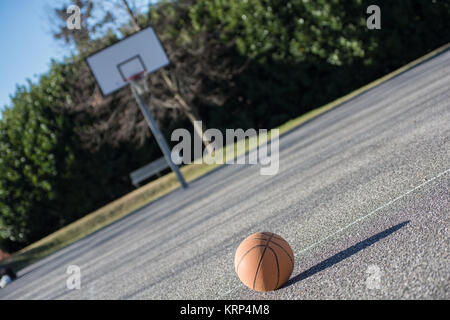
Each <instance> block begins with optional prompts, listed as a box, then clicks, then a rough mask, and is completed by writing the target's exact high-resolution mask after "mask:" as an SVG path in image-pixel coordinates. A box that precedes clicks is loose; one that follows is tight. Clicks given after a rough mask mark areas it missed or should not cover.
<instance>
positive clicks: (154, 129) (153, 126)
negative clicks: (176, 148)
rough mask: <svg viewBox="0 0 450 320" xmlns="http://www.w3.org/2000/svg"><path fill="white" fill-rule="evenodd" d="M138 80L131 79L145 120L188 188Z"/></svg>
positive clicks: (170, 164)
mask: <svg viewBox="0 0 450 320" xmlns="http://www.w3.org/2000/svg"><path fill="white" fill-rule="evenodd" d="M136 81H138V80H132V81H130V83H131V90H132V91H133V94H134V97H135V98H136V101H137V103H138V105H139V108H140V109H141V111H142V113H143V114H144V117H145V120H146V121H147V123H148V126H149V127H150V130H151V131H152V133H153V135H154V136H155V139H156V142H158V145H159V147H160V148H161V151H162V153H163V154H164V158H165V159H166V161H167V163H168V164H169V166H170V168H171V169H172V171H173V172H175V175H176V176H177V178H178V181H180V183H181V186H182V187H183V188H187V187H188V185H187V183H186V181H185V180H184V178H183V175H182V174H181V172H180V169H179V168H178V167H177V165H176V164H175V163H173V162H172V158H171V156H170V149H169V146H168V145H167V142H166V140H165V139H164V136H163V135H162V133H161V130H159V128H158V125H157V124H156V121H155V119H154V118H153V115H152V113H151V112H150V109H149V108H148V106H147V104H146V103H145V101H144V99H143V98H142V96H141V95H140V91H141V88H140V87H139V86H138V84H137V82H136Z"/></svg>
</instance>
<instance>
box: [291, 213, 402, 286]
mask: <svg viewBox="0 0 450 320" xmlns="http://www.w3.org/2000/svg"><path fill="white" fill-rule="evenodd" d="M408 223H409V221H405V222H402V223H399V224H397V225H395V226H393V227H390V228H389V229H386V230H384V231H382V232H380V233H377V234H375V235H373V236H371V237H370V238H367V239H365V240H363V241H361V242H358V243H357V244H355V245H353V246H351V247H349V248H347V249H345V250H343V251H341V252H338V253H336V254H335V255H334V256H332V257H330V258H328V259H326V260H324V261H322V262H320V263H318V264H316V265H315V266H313V267H311V268H309V269H308V270H306V271H303V272H302V273H299V274H298V275H296V276H295V277H293V278H291V279H289V281H288V282H287V283H286V284H285V285H284V287H287V286H290V285H293V284H295V283H297V282H299V281H302V280H304V279H306V278H309V277H311V276H312V275H314V274H316V273H318V272H320V271H323V270H325V269H327V268H329V267H331V266H333V265H335V264H337V263H339V262H341V261H342V260H344V259H347V258H349V257H351V256H352V255H354V254H356V253H358V252H360V251H361V250H364V249H365V248H367V247H369V246H371V245H372V244H374V243H376V242H378V241H380V240H381V239H384V238H386V237H388V236H389V235H391V234H392V233H394V232H396V231H397V230H399V229H401V228H403V227H404V226H406V225H407V224H408Z"/></svg>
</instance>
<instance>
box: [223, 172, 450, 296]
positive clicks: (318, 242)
mask: <svg viewBox="0 0 450 320" xmlns="http://www.w3.org/2000/svg"><path fill="white" fill-rule="evenodd" d="M448 172H450V168H449V169H447V170H445V171H444V172H441V173H439V174H438V175H436V176H434V177H433V178H431V179H429V180H427V181H425V182H423V183H421V184H419V185H418V186H416V187H414V188H412V189H410V190H408V191H407V192H406V193H404V194H402V195H401V196H398V197H397V198H395V199H393V200H391V201H389V202H387V203H385V204H383V205H382V206H381V207H378V208H376V209H375V210H373V211H371V212H369V213H368V214H366V215H365V216H362V217H360V218H358V219H356V220H355V221H353V222H351V223H350V224H348V225H346V226H345V227H342V228H340V229H339V230H337V231H335V232H333V233H331V234H329V235H328V236H326V237H325V238H323V239H321V240H319V241H317V242H315V243H313V244H312V245H310V246H309V247H306V248H305V249H303V250H301V251H299V252H297V254H295V257H297V256H298V255H300V254H302V253H303V252H305V251H308V250H310V249H312V248H314V247H315V246H317V245H318V244H320V243H322V242H324V241H326V240H328V239H330V238H331V237H333V236H335V235H337V234H338V233H341V232H342V231H344V230H346V229H348V228H349V227H351V226H352V225H354V224H356V223H358V222H360V221H362V220H364V219H366V218H368V217H370V216H371V215H373V214H374V213H376V212H378V211H380V210H382V209H384V208H386V207H387V206H389V205H391V204H393V203H394V202H396V201H398V200H400V199H402V198H404V197H406V196H407V195H408V194H410V193H411V192H414V191H416V190H417V189H420V188H422V187H423V186H425V185H427V184H428V183H430V182H431V181H433V180H436V179H437V178H439V177H441V176H443V175H445V174H446V173H448ZM238 288H239V287H234V288H233V289H231V290H229V291H227V292H225V293H224V294H221V295H219V296H218V298H220V297H223V296H226V295H228V294H230V293H231V292H233V291H234V290H236V289H238Z"/></svg>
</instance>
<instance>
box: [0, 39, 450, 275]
mask: <svg viewBox="0 0 450 320" xmlns="http://www.w3.org/2000/svg"><path fill="white" fill-rule="evenodd" d="M448 48H450V43H448V44H446V45H444V46H442V47H440V48H438V49H436V50H434V51H432V52H430V53H428V54H427V55H425V56H423V57H421V58H419V59H417V60H414V61H412V62H411V63H409V64H407V65H405V66H403V67H401V68H399V69H397V70H395V71H393V72H391V73H389V74H387V75H386V76H384V77H382V78H380V79H377V80H375V81H373V82H371V83H369V84H367V85H366V86H364V87H361V88H359V89H357V90H355V91H353V92H351V93H349V94H347V95H345V96H343V97H341V98H339V99H337V100H335V101H332V102H330V103H328V104H326V105H324V106H322V107H319V108H317V109H314V110H312V111H310V112H308V113H306V114H304V115H302V116H300V117H298V118H295V119H293V120H290V121H288V122H286V123H285V124H283V125H281V126H280V127H278V129H279V133H280V135H282V134H284V133H287V132H289V131H290V130H293V129H295V128H297V127H298V126H300V125H302V124H304V123H306V122H307V121H309V120H311V119H313V118H315V117H317V116H319V115H321V114H323V113H325V112H327V111H329V110H331V109H333V108H335V107H337V106H339V105H340V104H342V103H344V102H346V101H349V100H350V99H352V98H354V97H356V96H358V95H360V94H361V93H363V92H366V91H367V90H370V89H372V88H374V87H376V86H377V85H379V84H381V83H383V82H385V81H387V80H389V79H391V78H393V77H395V76H397V75H399V74H401V73H403V72H405V71H406V70H409V69H411V68H412V67H414V66H417V65H419V64H420V63H422V62H424V61H426V60H428V59H430V58H431V57H434V56H436V55H438V54H439V53H442V52H444V51H445V50H447V49H448ZM268 139H270V136H269V137H268ZM256 141H257V140H256V137H252V138H250V139H249V141H239V142H237V143H235V144H233V145H229V146H226V147H225V150H224V160H225V161H228V160H230V157H228V158H226V155H227V152H226V149H227V148H231V147H232V148H233V149H234V151H235V152H234V154H235V156H236V157H237V156H239V155H241V154H243V153H245V152H247V151H248V150H249V149H250V148H253V147H255V146H256V145H257V144H256ZM241 144H244V145H241ZM238 150H241V152H240V154H236V153H237V151H238ZM242 150H244V151H243V152H242ZM219 166H220V164H189V165H185V166H184V167H182V168H181V172H182V174H183V176H184V177H185V179H186V181H187V182H188V183H189V182H192V181H194V180H195V179H197V178H199V177H201V176H203V175H205V174H206V173H208V172H211V171H212V170H214V169H216V168H218V167H219ZM179 187H180V184H179V183H178V181H177V179H176V177H175V174H174V173H169V174H167V175H165V176H163V177H161V178H159V179H157V180H155V181H152V182H150V183H148V184H146V185H144V186H142V187H140V188H139V189H137V190H135V191H133V192H131V193H129V194H127V195H125V196H123V197H121V198H119V199H117V200H115V201H113V202H111V203H109V204H107V205H106V206H104V207H102V208H100V209H98V210H96V211H94V212H92V213H90V214H88V215H86V216H85V217H83V218H81V219H79V220H77V221H75V222H73V223H71V224H69V225H67V226H65V227H63V228H61V229H60V230H58V231H56V232H54V233H52V234H50V235H48V236H46V237H45V238H43V239H41V240H39V241H37V242H35V243H33V244H31V245H29V246H27V247H25V248H24V249H22V250H20V251H18V252H16V253H15V254H14V255H12V256H11V257H9V258H7V259H5V260H3V261H2V262H1V263H0V264H1V265H9V266H11V267H12V268H13V269H14V270H20V269H22V268H24V267H26V266H28V265H30V264H31V263H33V262H36V261H38V260H40V259H42V258H44V257H46V256H48V255H50V254H52V253H54V252H56V251H57V250H59V249H62V248H64V247H65V246H67V245H69V244H71V243H73V242H75V241H77V240H79V239H82V238H83V237H85V236H87V235H89V234H92V233H93V232H95V231H97V230H99V229H101V228H103V227H105V226H107V225H109V224H111V223H113V222H115V221H117V220H118V219H120V218H122V217H125V216H126V215H128V214H130V213H132V212H134V211H135V210H137V209H139V208H141V207H142V206H144V205H146V204H149V203H150V202H152V201H155V200H156V199H159V198H161V197H162V196H164V195H167V194H169V193H170V192H172V191H173V190H175V189H177V188H179Z"/></svg>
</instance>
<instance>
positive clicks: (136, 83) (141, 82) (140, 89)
mask: <svg viewBox="0 0 450 320" xmlns="http://www.w3.org/2000/svg"><path fill="white" fill-rule="evenodd" d="M146 75H147V71H146V70H144V71H141V72H138V73H136V74H134V75H132V76H130V77H128V78H126V81H127V82H128V83H130V84H131V85H132V86H133V87H134V88H136V90H137V93H138V94H140V95H147V94H148V93H149V88H148V85H147V81H145V80H146V77H145V76H146Z"/></svg>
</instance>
